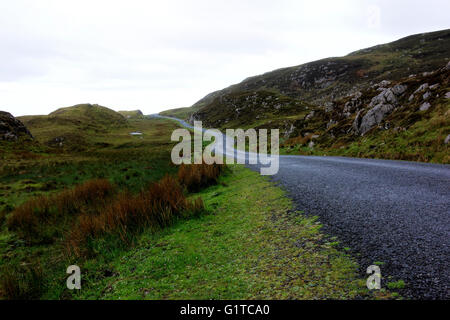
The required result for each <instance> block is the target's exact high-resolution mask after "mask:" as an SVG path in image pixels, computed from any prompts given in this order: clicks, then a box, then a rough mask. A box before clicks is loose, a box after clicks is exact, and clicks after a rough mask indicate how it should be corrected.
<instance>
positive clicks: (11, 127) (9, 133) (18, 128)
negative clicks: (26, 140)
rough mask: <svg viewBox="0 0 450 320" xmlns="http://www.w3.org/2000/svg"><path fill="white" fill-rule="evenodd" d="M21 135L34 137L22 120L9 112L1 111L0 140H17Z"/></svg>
mask: <svg viewBox="0 0 450 320" xmlns="http://www.w3.org/2000/svg"><path fill="white" fill-rule="evenodd" d="M20 136H28V137H30V138H33V136H32V135H31V133H30V131H28V129H27V128H26V127H25V126H24V124H23V123H22V122H21V121H19V120H17V119H16V118H15V117H14V116H13V115H12V114H10V113H8V112H5V111H0V140H10V141H15V140H17V139H18V138H19V137H20Z"/></svg>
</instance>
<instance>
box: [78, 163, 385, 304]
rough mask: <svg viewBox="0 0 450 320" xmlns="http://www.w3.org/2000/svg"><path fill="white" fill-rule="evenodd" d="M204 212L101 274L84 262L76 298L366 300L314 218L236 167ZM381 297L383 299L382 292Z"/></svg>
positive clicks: (210, 192) (208, 194)
mask: <svg viewBox="0 0 450 320" xmlns="http://www.w3.org/2000/svg"><path fill="white" fill-rule="evenodd" d="M197 195H200V196H201V197H202V198H203V200H204V202H205V205H206V208H207V210H208V212H209V214H206V215H203V216H201V217H199V218H196V219H191V220H188V221H183V222H180V223H178V224H176V225H175V226H173V227H170V228H167V229H165V230H163V231H161V232H159V233H157V234H150V233H146V234H143V235H142V236H141V238H140V239H139V241H138V244H137V245H136V247H135V248H133V249H131V250H130V251H128V252H126V253H125V254H123V255H118V256H117V257H116V258H115V259H114V260H113V261H112V262H111V263H110V264H109V265H108V268H109V272H108V276H107V277H105V276H102V275H101V269H99V268H98V264H97V263H94V262H93V263H87V264H86V266H85V268H84V269H83V270H84V272H85V273H84V274H85V278H84V279H85V280H84V284H83V285H84V288H83V290H81V291H80V292H79V293H78V294H77V295H76V298H79V299H325V298H333V299H352V298H357V297H363V296H364V297H372V296H371V294H370V293H369V292H368V291H367V289H366V288H365V280H364V279H359V278H358V275H357V271H356V270H357V264H356V263H355V262H354V260H353V259H352V258H351V257H350V256H349V255H348V254H346V253H344V252H342V251H339V250H338V249H336V248H335V247H334V246H333V245H332V243H329V242H327V237H325V236H324V235H323V234H322V233H321V231H320V227H321V225H320V223H319V222H318V221H317V218H315V217H306V216H304V215H302V214H301V213H299V212H292V211H291V209H292V203H291V200H289V199H288V198H287V197H286V196H285V194H284V192H283V191H282V190H281V189H280V188H278V187H275V186H274V185H273V183H272V182H270V181H269V180H268V179H265V178H263V177H261V176H259V175H258V174H257V173H255V172H252V171H250V170H248V169H245V168H244V167H242V166H232V167H231V169H230V172H229V173H228V174H227V175H225V176H223V177H222V178H221V179H220V183H219V184H218V185H216V186H212V187H209V188H208V189H206V190H204V191H202V192H200V193H199V194H196V196H197ZM380 294H386V293H385V292H384V291H383V293H380V292H379V293H378V296H379V295H380Z"/></svg>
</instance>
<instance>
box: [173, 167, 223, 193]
mask: <svg viewBox="0 0 450 320" xmlns="http://www.w3.org/2000/svg"><path fill="white" fill-rule="evenodd" d="M223 168H224V166H223V165H220V164H212V165H208V164H189V165H185V164H182V165H181V166H180V169H179V170H178V180H179V181H180V183H181V184H182V185H184V186H186V188H187V189H188V190H189V191H190V192H195V191H198V190H200V189H201V188H204V187H207V186H209V185H212V184H215V183H217V179H218V177H219V175H220V173H221V172H222V170H223Z"/></svg>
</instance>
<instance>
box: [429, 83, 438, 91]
mask: <svg viewBox="0 0 450 320" xmlns="http://www.w3.org/2000/svg"><path fill="white" fill-rule="evenodd" d="M439 87H440V84H439V83H435V84H433V85H432V86H430V90H435V89H437V88H439Z"/></svg>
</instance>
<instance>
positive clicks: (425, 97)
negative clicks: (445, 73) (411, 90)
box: [422, 91, 431, 100]
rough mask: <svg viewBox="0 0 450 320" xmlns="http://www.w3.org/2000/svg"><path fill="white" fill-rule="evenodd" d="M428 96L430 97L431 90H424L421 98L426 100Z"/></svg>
mask: <svg viewBox="0 0 450 320" xmlns="http://www.w3.org/2000/svg"><path fill="white" fill-rule="evenodd" d="M429 97H431V92H430V91H427V92H425V93H424V94H423V96H422V98H423V100H427V99H428V98H429Z"/></svg>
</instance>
